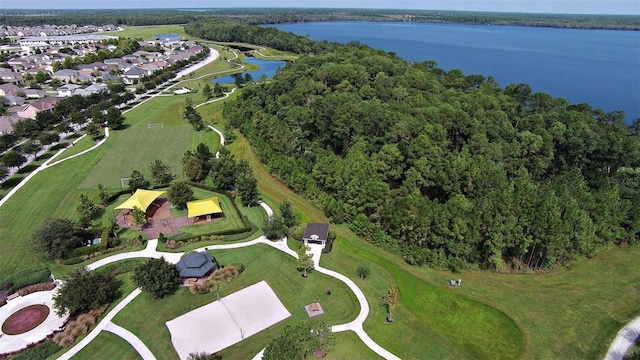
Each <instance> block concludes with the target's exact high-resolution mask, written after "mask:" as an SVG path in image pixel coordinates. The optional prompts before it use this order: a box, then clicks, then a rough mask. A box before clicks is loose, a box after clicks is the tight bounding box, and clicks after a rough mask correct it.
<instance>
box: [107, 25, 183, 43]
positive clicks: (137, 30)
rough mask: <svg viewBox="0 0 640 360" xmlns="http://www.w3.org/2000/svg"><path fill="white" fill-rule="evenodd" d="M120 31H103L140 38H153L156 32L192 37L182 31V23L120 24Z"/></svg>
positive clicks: (108, 33) (109, 33)
mask: <svg viewBox="0 0 640 360" xmlns="http://www.w3.org/2000/svg"><path fill="white" fill-rule="evenodd" d="M121 27H122V29H123V30H122V31H116V32H113V31H109V32H105V33H104V34H106V35H113V36H121V37H130V38H134V39H142V40H154V39H155V38H154V36H155V35H157V34H179V35H182V36H183V37H185V38H187V39H193V37H191V36H190V35H187V34H186V33H185V32H184V28H183V27H182V25H153V26H121Z"/></svg>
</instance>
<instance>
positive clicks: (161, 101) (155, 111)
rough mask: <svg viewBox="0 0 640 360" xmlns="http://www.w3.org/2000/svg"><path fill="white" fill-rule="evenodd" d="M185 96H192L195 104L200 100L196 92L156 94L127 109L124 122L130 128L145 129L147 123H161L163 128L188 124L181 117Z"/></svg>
mask: <svg viewBox="0 0 640 360" xmlns="http://www.w3.org/2000/svg"><path fill="white" fill-rule="evenodd" d="M179 87H180V86H178V87H177V88H179ZM186 98H192V99H193V102H194V104H197V103H198V102H200V101H201V99H202V96H201V95H198V94H186V95H169V96H164V95H163V96H156V97H155V98H153V99H151V100H148V101H147V102H146V103H144V104H142V105H140V106H139V107H137V108H135V109H132V110H131V111H129V112H128V113H127V114H126V115H125V117H126V119H127V120H126V122H125V124H128V125H130V126H131V127H132V128H144V129H145V130H147V124H149V123H163V124H164V127H165V128H166V127H168V126H181V125H189V123H188V122H187V120H185V119H184V117H183V114H184V109H185V107H186ZM151 130H158V129H157V128H156V129H151Z"/></svg>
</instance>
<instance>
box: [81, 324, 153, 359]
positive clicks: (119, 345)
mask: <svg viewBox="0 0 640 360" xmlns="http://www.w3.org/2000/svg"><path fill="white" fill-rule="evenodd" d="M73 358H74V359H87V360H89V359H104V360H111V359H119V360H135V359H142V358H141V357H140V355H138V353H137V352H136V350H135V349H134V348H133V347H132V346H131V345H129V343H128V342H126V341H125V340H124V339H122V338H121V337H120V336H118V335H115V334H112V333H110V332H108V331H101V332H100V334H99V335H98V336H97V337H96V338H95V339H94V340H93V341H91V342H90V343H89V345H87V346H86V347H85V348H84V349H82V350H80V352H78V353H77V354H76V355H74V356H73Z"/></svg>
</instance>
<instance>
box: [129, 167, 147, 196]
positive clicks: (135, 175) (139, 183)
mask: <svg viewBox="0 0 640 360" xmlns="http://www.w3.org/2000/svg"><path fill="white" fill-rule="evenodd" d="M128 185H129V191H130V192H131V193H132V194H133V193H134V192H136V190H138V189H146V188H148V187H149V185H150V183H149V180H147V179H145V177H144V175H142V173H141V172H140V171H138V170H133V172H132V173H131V175H129V183H128Z"/></svg>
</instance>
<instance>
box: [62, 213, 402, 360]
mask: <svg viewBox="0 0 640 360" xmlns="http://www.w3.org/2000/svg"><path fill="white" fill-rule="evenodd" d="M260 206H261V207H262V208H263V209H264V210H265V211H266V213H267V215H268V216H269V218H272V217H273V210H272V209H271V208H270V207H269V205H267V204H266V203H264V202H260ZM256 244H265V245H268V246H271V247H274V248H276V249H278V250H280V251H282V252H284V253H286V254H289V255H291V256H293V257H294V258H297V257H298V255H297V254H296V252H295V251H294V250H292V249H291V248H289V246H288V245H287V238H286V237H283V238H281V239H280V240H278V241H271V240H269V239H267V238H266V237H265V236H260V237H258V238H257V239H254V240H251V241H246V242H241V243H233V244H221V245H209V246H203V247H201V248H199V249H195V250H193V251H205V249H207V250H209V251H211V250H229V249H238V248H243V247H247V246H253V245H256ZM157 246H158V240H157V239H155V240H149V241H148V242H147V247H146V248H145V249H144V250H141V251H134V252H129V253H122V254H116V255H112V256H109V257H106V258H104V259H100V260H98V261H96V262H94V263H92V264H89V265H88V266H87V267H88V268H89V269H91V270H94V269H97V268H99V267H101V266H105V265H107V264H111V263H114V262H116V261H121V260H126V259H133V258H160V257H164V258H165V260H166V261H168V262H170V263H172V264H175V263H177V262H178V261H179V260H180V258H181V257H182V255H184V253H168V252H162V251H158V250H157ZM310 247H311V252H312V254H313V260H314V264H316V265H315V270H316V271H318V272H319V273H322V274H325V275H328V276H332V277H334V278H336V279H338V280H340V281H342V282H344V283H345V284H346V285H347V286H348V287H349V288H350V289H351V291H353V292H354V294H355V295H356V298H357V299H358V302H359V303H360V313H359V314H358V316H357V317H356V318H355V320H353V321H351V322H348V323H345V324H340V325H335V326H333V327H332V328H331V330H332V331H333V332H341V331H348V330H351V331H353V332H355V333H356V334H357V335H358V337H359V338H360V339H361V340H362V342H363V343H364V344H365V345H367V346H368V347H369V348H370V349H371V350H373V351H374V352H375V353H376V354H378V355H380V356H382V357H383V358H385V359H399V358H398V357H397V356H395V355H394V354H392V353H391V352H389V351H387V350H386V349H384V348H383V347H382V346H380V345H378V344H377V343H376V342H375V341H373V340H372V339H371V337H369V335H368V334H367V333H366V332H365V331H364V328H363V327H362V324H363V323H364V321H365V320H366V318H367V316H368V315H369V304H368V303H367V299H366V297H365V295H364V293H363V292H362V290H360V288H359V287H358V286H357V285H356V284H355V283H354V282H353V281H352V280H351V279H349V278H348V277H346V276H344V275H342V274H340V273H338V272H336V271H333V270H329V269H326V268H323V267H321V266H320V257H321V254H322V248H321V247H320V246H318V245H311V246H310ZM139 291H140V290H139V289H136V290H135V291H134V293H135V295H134V293H132V294H131V295H129V296H128V297H127V298H126V299H125V300H123V301H122V302H121V303H120V304H118V306H116V308H114V309H113V310H112V311H111V312H109V314H108V315H107V316H106V317H105V319H103V321H101V322H100V324H98V326H96V328H95V329H94V330H93V331H92V332H91V333H90V334H89V335H88V336H87V337H86V338H85V339H83V341H81V342H80V343H78V344H77V345H76V346H74V347H73V348H72V349H71V350H69V351H68V352H67V353H65V355H67V354H69V353H70V352H72V351H75V352H73V353H72V354H71V355H73V354H75V353H77V352H78V351H80V349H82V348H83V347H84V346H86V345H87V344H88V343H89V342H90V341H91V340H93V339H94V338H95V337H96V336H98V333H99V332H100V331H102V330H103V329H105V327H106V326H107V324H108V323H109V322H110V321H111V319H113V317H114V316H115V315H116V314H117V313H118V311H120V310H122V308H124V306H125V305H126V304H128V303H129V302H130V301H131V300H133V299H134V298H135V297H136V296H137V294H139ZM106 319H108V320H107V321H105V320H106ZM101 325H102V326H101ZM113 329H116V331H114V333H115V334H117V335H121V333H120V332H117V331H119V330H117V328H115V327H113ZM123 330H124V331H126V329H123ZM123 334H125V333H123ZM90 336H91V337H90ZM121 337H122V338H123V339H125V340H126V341H128V342H129V343H130V344H132V346H133V347H134V348H135V349H136V351H138V353H140V354H141V356H143V358H144V359H153V357H152V356H153V354H151V352H150V351H149V349H148V348H146V346H145V347H144V348H140V349H139V346H136V344H142V345H144V344H143V343H142V341H140V339H138V338H137V337H136V336H135V335H134V334H132V333H130V332H128V331H126V337H125V336H124V335H121ZM87 339H89V340H87ZM85 340H87V341H85ZM130 340H131V341H130ZM81 344H82V345H81ZM145 349H146V350H145ZM145 351H147V352H148V354H146V355H147V356H151V357H145ZM258 355H260V354H258ZM258 355H257V356H258ZM257 356H256V358H258V357H257ZM61 359H63V358H61ZM64 359H68V357H67V358H64Z"/></svg>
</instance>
